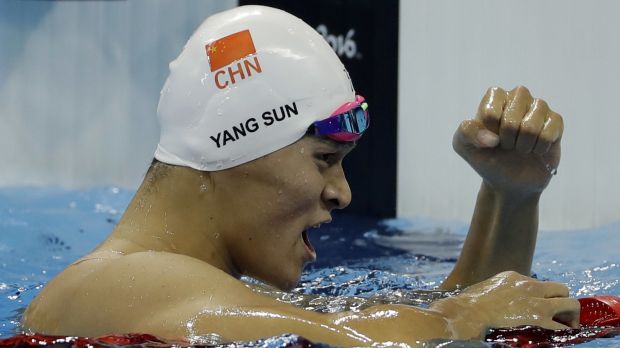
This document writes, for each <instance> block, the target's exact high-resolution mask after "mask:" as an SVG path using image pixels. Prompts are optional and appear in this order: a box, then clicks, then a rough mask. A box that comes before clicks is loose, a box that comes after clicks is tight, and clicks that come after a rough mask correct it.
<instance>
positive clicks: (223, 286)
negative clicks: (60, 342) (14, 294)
mask: <svg viewBox="0 0 620 348" xmlns="http://www.w3.org/2000/svg"><path fill="white" fill-rule="evenodd" d="M263 301H273V300H271V299H269V298H266V297H263V296H260V295H258V294H255V293H254V292H253V291H252V290H251V289H249V288H248V287H247V286H246V285H245V284H244V283H242V282H240V281H239V280H237V279H235V278H233V277H231V276H230V275H228V274H226V273H224V272H222V271H221V270H219V269H217V268H215V267H213V266H211V265H209V264H208V263H205V262H203V261H201V260H198V259H195V258H192V257H188V256H185V255H180V254H174V253H167V252H154V251H145V252H136V253H131V254H129V255H124V256H120V255H119V256H116V257H99V256H96V255H95V256H93V255H92V254H91V255H89V256H87V257H85V258H83V259H82V260H79V261H78V262H75V263H74V264H72V265H71V266H69V267H68V268H67V269H65V270H64V271H63V272H62V273H61V274H60V275H58V276H57V277H56V278H55V279H53V280H52V281H51V282H50V283H49V284H48V285H47V286H46V287H45V288H44V289H43V291H42V292H41V294H40V295H39V296H38V297H37V298H36V299H35V300H34V301H33V302H32V303H31V304H30V306H29V307H28V309H27V310H26V312H25V313H24V319H23V322H24V325H25V326H26V327H28V328H31V329H33V330H35V331H38V332H43V333H48V334H63V335H66V334H76V335H89V336H90V335H100V334H107V333H110V332H119V333H120V332H151V333H156V334H164V335H165V334H167V333H170V334H175V336H177V334H179V333H180V330H182V329H183V328H179V326H180V325H181V324H185V323H186V322H187V321H188V320H190V319H191V318H194V317H195V316H197V315H198V314H199V313H200V312H201V311H205V310H209V309H210V308H215V309H217V308H220V309H221V308H227V307H230V306H233V307H238V306H244V305H245V304H247V303H255V304H256V303H261V302H263ZM265 305H268V304H266V303H265ZM153 326H158V329H157V330H155V331H154V330H153Z"/></svg>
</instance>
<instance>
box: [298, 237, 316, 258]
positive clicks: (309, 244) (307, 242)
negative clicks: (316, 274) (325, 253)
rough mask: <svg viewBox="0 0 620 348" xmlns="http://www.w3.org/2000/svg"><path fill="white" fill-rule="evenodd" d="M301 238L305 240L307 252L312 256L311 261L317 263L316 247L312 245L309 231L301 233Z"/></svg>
mask: <svg viewBox="0 0 620 348" xmlns="http://www.w3.org/2000/svg"><path fill="white" fill-rule="evenodd" d="M301 238H302V239H303V241H304V244H305V245H306V251H307V252H308V254H309V255H310V257H311V261H315V260H316V251H315V250H314V247H313V246H312V243H310V239H309V238H308V230H304V231H303V232H302V233H301Z"/></svg>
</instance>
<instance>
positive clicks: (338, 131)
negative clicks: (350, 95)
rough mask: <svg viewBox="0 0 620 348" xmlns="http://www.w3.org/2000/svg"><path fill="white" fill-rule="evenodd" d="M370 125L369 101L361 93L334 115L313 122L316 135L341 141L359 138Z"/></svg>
mask: <svg viewBox="0 0 620 348" xmlns="http://www.w3.org/2000/svg"><path fill="white" fill-rule="evenodd" d="M369 125H370V117H369V114H368V103H366V102H365V101H364V97H362V96H359V95H358V96H356V100H355V102H353V103H347V104H345V105H343V106H341V107H340V108H339V109H338V110H336V112H335V113H334V114H333V115H332V116H330V117H328V118H326V119H325V120H321V121H317V122H315V123H314V124H313V126H314V133H315V135H318V136H326V137H328V138H331V139H334V140H336V141H340V142H346V141H355V140H357V139H359V138H360V137H361V136H362V134H363V133H364V132H365V131H366V129H368V126H369Z"/></svg>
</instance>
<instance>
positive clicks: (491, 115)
mask: <svg viewBox="0 0 620 348" xmlns="http://www.w3.org/2000/svg"><path fill="white" fill-rule="evenodd" d="M480 117H481V118H482V120H483V121H493V120H497V119H498V118H499V117H500V114H499V113H498V112H497V109H496V108H494V107H493V105H490V104H486V105H484V106H482V107H481V108H480Z"/></svg>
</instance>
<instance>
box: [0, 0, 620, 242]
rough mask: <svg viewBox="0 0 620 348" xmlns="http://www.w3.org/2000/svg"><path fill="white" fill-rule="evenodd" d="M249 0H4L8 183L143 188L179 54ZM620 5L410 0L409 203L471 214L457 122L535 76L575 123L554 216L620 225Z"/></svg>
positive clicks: (401, 155)
mask: <svg viewBox="0 0 620 348" xmlns="http://www.w3.org/2000/svg"><path fill="white" fill-rule="evenodd" d="M236 4H237V1H230V0H228V1H197V0H194V1H189V0H188V1H185V0H184V1H181V0H178V1H174V2H171V1H155V0H153V1H146V0H134V1H79V2H78V1H53V2H52V1H18V0H5V1H2V2H0V45H1V47H2V49H0V120H1V121H2V124H1V126H0V147H1V148H2V149H3V156H4V161H3V162H4V163H5V165H4V166H3V168H2V170H0V186H23V185H39V186H62V187H68V188H84V187H92V186H99V185H115V186H120V187H125V188H129V189H135V187H136V185H137V184H138V183H139V182H140V180H141V177H142V175H143V173H144V171H145V169H146V166H147V165H148V163H149V162H150V160H151V158H152V153H153V149H154V147H155V144H156V142H157V139H158V128H157V124H156V122H155V121H154V120H155V110H156V106H157V99H158V96H159V90H160V88H161V86H162V84H163V81H164V80H165V78H166V75H167V71H168V69H167V64H168V62H169V61H171V60H172V59H173V58H174V57H175V56H176V55H177V54H178V52H179V50H180V48H181V47H182V45H183V44H184V42H185V40H186V39H187V37H188V36H189V35H190V34H191V32H192V31H193V30H194V29H195V27H196V26H197V25H198V24H199V23H200V22H201V21H202V20H203V19H204V18H205V17H206V16H208V15H209V14H211V13H214V12H217V11H220V10H223V9H226V8H230V7H232V6H235V5H236ZM619 10H620V3H618V2H615V1H613V0H600V1H597V2H596V4H595V5H593V4H592V3H591V2H587V1H580V0H550V1H545V2H539V1H534V0H524V1H519V2H514V1H510V2H509V1H491V0H471V1H467V2H462V1H458V0H452V1H447V0H444V1H418V0H416V1H413V0H412V1H401V2H400V8H399V11H400V32H399V40H400V46H399V51H400V53H399V73H398V80H399V85H398V89H399V91H398V100H399V103H398V125H399V126H398V150H397V155H398V160H397V165H398V171H397V180H398V181H397V189H396V192H397V215H398V216H399V217H415V216H422V217H431V218H437V219H456V220H459V221H464V222H467V221H468V220H469V216H470V215H471V211H472V205H473V201H474V199H475V194H476V191H477V188H478V185H479V179H478V177H477V176H476V174H475V173H474V172H473V171H472V170H471V169H470V168H469V167H468V166H467V165H466V164H465V163H464V162H463V161H461V160H460V159H459V158H458V157H457V156H456V155H455V154H454V153H453V151H452V148H451V146H450V142H451V136H452V133H453V131H454V129H455V127H456V125H457V124H458V122H459V121H460V120H462V119H463V118H466V117H470V116H473V114H474V112H475V109H476V107H477V104H478V101H479V99H480V97H481V95H482V94H483V93H484V91H485V89H486V88H487V87H488V86H490V85H500V86H503V87H506V88H511V87H513V86H515V85H518V84H523V85H527V86H528V87H530V89H531V91H532V93H533V94H534V95H535V96H540V97H542V98H544V99H546V100H548V101H549V102H550V105H551V106H552V107H553V108H554V109H555V110H557V111H558V112H559V113H561V114H562V115H563V116H564V118H565V123H566V131H565V135H564V139H563V160H562V163H561V166H560V168H559V174H558V176H557V177H556V178H554V180H553V182H552V183H551V185H550V187H549V189H548V190H547V192H546V193H545V196H544V198H543V200H542V204H541V219H540V221H541V227H542V228H544V229H556V230H561V229H574V228H588V227H596V226H601V225H605V224H608V223H611V222H615V221H620V209H618V207H619V206H620V185H617V184H616V181H615V180H616V178H618V177H620V161H617V160H616V158H617V156H616V153H615V151H616V146H614V145H613V144H615V143H616V142H615V136H616V134H618V133H620V119H619V118H618V117H617V115H616V114H617V112H616V111H615V107H616V106H615V104H616V103H615V98H614V97H615V94H616V93H615V92H616V89H617V87H616V85H617V83H616V81H617V80H619V79H620V68H619V67H618V65H617V62H618V61H620V47H618V46H617V45H614V44H613V43H615V42H616V41H617V38H616V36H615V33H617V32H618V30H620V28H619V26H620V24H618V21H617V20H616V18H615V16H616V14H617V13H620V12H619ZM375 117H381V115H377V116H375ZM394 180H396V178H395V179H394Z"/></svg>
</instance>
